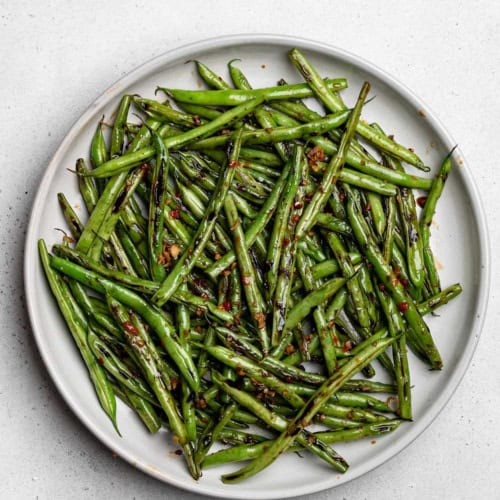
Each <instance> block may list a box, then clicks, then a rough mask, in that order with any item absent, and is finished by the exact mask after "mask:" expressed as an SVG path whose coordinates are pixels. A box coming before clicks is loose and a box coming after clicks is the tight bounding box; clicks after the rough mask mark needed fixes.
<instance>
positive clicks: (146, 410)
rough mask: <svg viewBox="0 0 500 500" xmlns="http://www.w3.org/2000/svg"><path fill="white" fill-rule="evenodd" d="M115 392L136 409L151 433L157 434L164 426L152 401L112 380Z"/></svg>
mask: <svg viewBox="0 0 500 500" xmlns="http://www.w3.org/2000/svg"><path fill="white" fill-rule="evenodd" d="M111 386H112V387H113V391H114V393H115V394H116V395H117V396H118V397H119V398H120V399H121V400H122V401H123V402H124V403H125V404H126V405H127V406H129V407H130V408H131V409H132V410H134V411H135V412H136V413H137V415H138V416H139V418H140V419H141V420H142V422H143V423H144V425H145V426H146V427H147V429H148V431H149V432H150V433H151V434H156V433H157V432H158V431H159V430H160V429H161V427H162V421H161V419H160V417H159V416H158V414H157V412H156V410H155V408H154V407H153V405H152V404H151V403H149V402H148V401H146V400H145V399H142V398H141V397H140V396H138V395H137V394H135V393H134V392H132V391H131V390H130V389H128V388H127V387H125V386H119V385H118V384H115V383H113V382H111Z"/></svg>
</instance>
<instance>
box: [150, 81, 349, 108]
mask: <svg viewBox="0 0 500 500" xmlns="http://www.w3.org/2000/svg"><path fill="white" fill-rule="evenodd" d="M325 85H326V86H327V87H328V88H329V89H331V90H333V91H337V90H342V89H344V88H346V86H347V82H346V81H345V80H344V79H342V78H339V79H337V80H326V82H325ZM160 88H161V90H163V92H165V94H167V95H168V96H169V97H171V98H173V99H175V100H176V101H178V102H187V103H190V104H201V105H204V106H238V105H241V104H244V103H246V102H248V101H249V100H251V99H256V98H261V99H263V100H266V101H272V100H281V99H286V100H288V99H303V98H305V97H311V96H312V95H313V93H312V91H311V87H310V86H309V85H307V84H304V83H298V84H295V85H281V86H278V87H268V88H261V89H257V90H233V89H223V90H182V89H171V88H164V87H160Z"/></svg>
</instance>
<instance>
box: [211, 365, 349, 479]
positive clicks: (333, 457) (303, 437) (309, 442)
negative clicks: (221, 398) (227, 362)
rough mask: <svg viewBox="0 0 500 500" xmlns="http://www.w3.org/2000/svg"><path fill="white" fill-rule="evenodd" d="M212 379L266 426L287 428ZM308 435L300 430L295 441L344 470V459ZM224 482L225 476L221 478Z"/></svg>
mask: <svg viewBox="0 0 500 500" xmlns="http://www.w3.org/2000/svg"><path fill="white" fill-rule="evenodd" d="M212 377H213V378H214V380H215V383H216V384H218V385H219V386H220V387H221V388H222V389H223V390H224V391H225V392H227V393H228V394H229V395H230V396H231V397H232V398H233V399H234V400H235V401H236V402H238V403H239V404H240V405H241V406H244V407H246V408H248V409H249V410H250V411H251V412H253V413H254V414H256V415H257V416H258V417H259V418H260V419H261V420H263V421H264V422H265V423H266V424H267V425H269V426H271V427H273V428H274V429H277V430H283V429H285V428H286V426H287V421H286V420H285V419H284V418H282V417H280V416H279V415H277V414H275V413H273V412H271V411H269V410H268V409H267V408H266V407H265V406H264V405H262V404H261V403H260V402H259V401H258V400H257V399H256V398H254V397H253V396H251V395H249V394H246V393H245V392H243V391H240V390H238V389H235V388H234V387H231V386H230V385H229V384H228V383H227V382H224V381H223V380H222V379H221V377H220V376H219V375H216V374H215V373H212ZM309 437H310V433H309V432H307V431H305V430H302V431H301V432H299V433H297V434H296V436H295V439H296V440H297V442H298V443H299V444H301V445H302V446H304V447H305V448H307V449H308V450H309V451H311V452H312V453H315V454H316V455H318V456H319V457H320V458H322V459H324V460H326V461H327V462H328V463H329V464H330V465H332V466H333V467H336V468H337V469H339V470H345V469H346V467H347V464H346V463H345V461H344V459H343V458H342V457H340V456H339V455H337V453H336V452H335V451H334V450H332V449H331V448H328V447H327V446H326V445H325V444H324V443H323V442H322V441H321V440H319V439H318V440H314V439H309ZM222 480H223V481H225V476H223V477H222Z"/></svg>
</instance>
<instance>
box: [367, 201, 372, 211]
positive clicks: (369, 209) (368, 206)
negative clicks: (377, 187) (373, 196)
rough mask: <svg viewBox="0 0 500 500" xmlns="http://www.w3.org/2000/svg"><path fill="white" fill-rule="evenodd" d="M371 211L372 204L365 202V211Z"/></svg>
mask: <svg viewBox="0 0 500 500" xmlns="http://www.w3.org/2000/svg"><path fill="white" fill-rule="evenodd" d="M371 211H372V206H371V205H370V204H369V203H367V204H366V205H365V212H366V213H367V212H371Z"/></svg>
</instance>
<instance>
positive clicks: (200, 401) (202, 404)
mask: <svg viewBox="0 0 500 500" xmlns="http://www.w3.org/2000/svg"><path fill="white" fill-rule="evenodd" d="M198 407H199V408H201V409H202V410H203V409H204V408H206V407H207V402H206V401H205V400H204V399H203V398H200V399H198Z"/></svg>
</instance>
